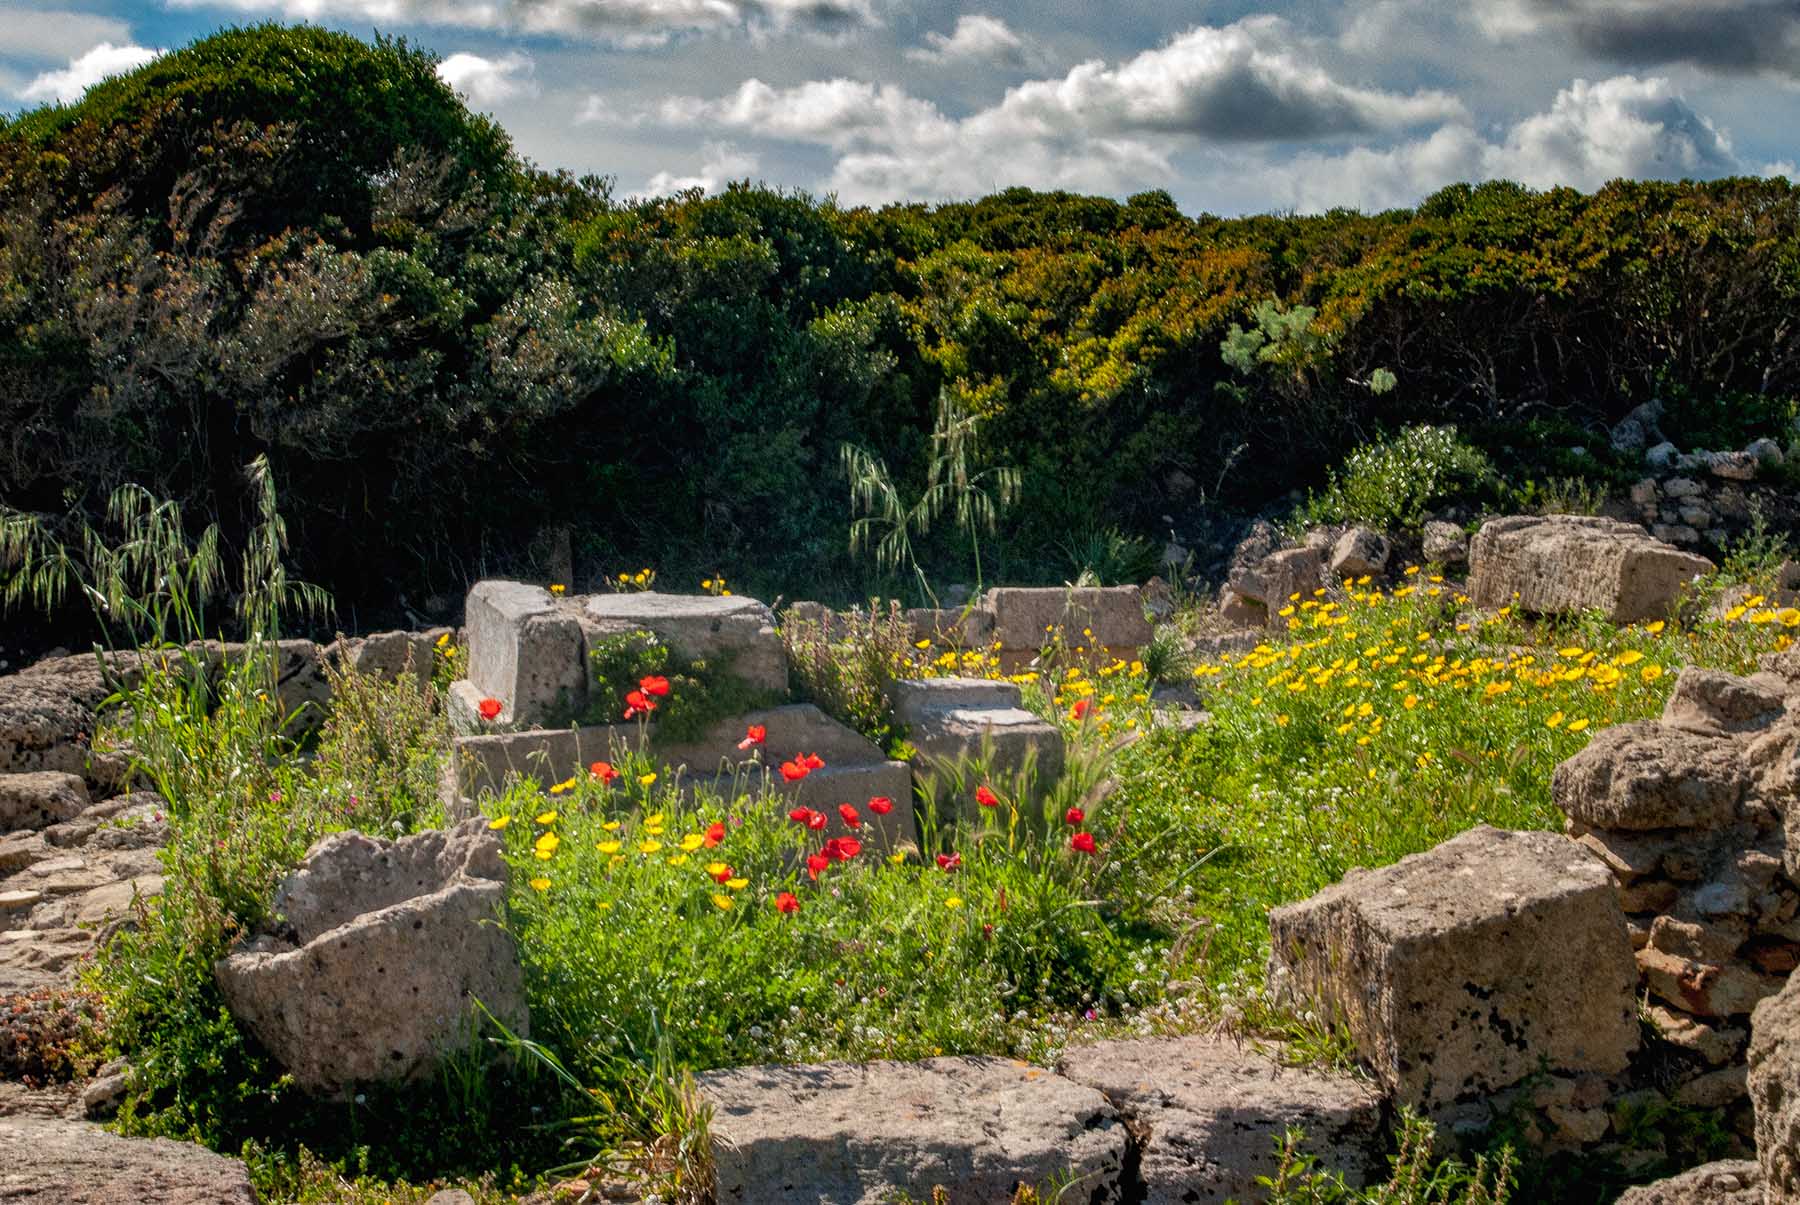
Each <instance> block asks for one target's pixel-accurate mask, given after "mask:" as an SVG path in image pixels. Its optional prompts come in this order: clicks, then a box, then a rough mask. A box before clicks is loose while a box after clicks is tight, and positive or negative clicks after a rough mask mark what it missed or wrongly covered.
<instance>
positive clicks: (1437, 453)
mask: <svg viewBox="0 0 1800 1205" xmlns="http://www.w3.org/2000/svg"><path fill="white" fill-rule="evenodd" d="M1492 477H1493V468H1492V466H1491V465H1490V464H1489V463H1488V460H1487V457H1485V456H1483V455H1482V454H1481V453H1480V452H1478V451H1476V450H1475V449H1474V448H1472V447H1470V446H1469V445H1468V444H1466V443H1464V442H1463V441H1461V440H1460V439H1458V438H1457V435H1456V428H1455V427H1429V426H1419V427H1407V428H1406V429H1404V430H1402V431H1401V432H1400V433H1399V434H1398V435H1395V436H1394V437H1393V438H1391V439H1384V440H1379V441H1377V442H1375V443H1369V444H1364V445H1362V446H1361V447H1359V448H1357V449H1355V450H1354V451H1352V452H1351V453H1350V455H1348V456H1346V457H1345V458H1344V463H1343V464H1342V465H1340V466H1339V467H1338V468H1335V469H1333V470H1332V471H1331V476H1330V479H1329V481H1328V482H1327V484H1326V487H1325V490H1324V492H1323V493H1322V494H1317V495H1312V496H1309V497H1308V498H1307V500H1306V505H1305V506H1304V507H1302V508H1301V509H1300V511H1299V512H1298V514H1297V515H1296V517H1295V521H1296V523H1298V524H1301V525H1311V524H1316V523H1366V524H1368V525H1370V526H1372V527H1375V528H1377V529H1378V530H1388V531H1399V530H1402V529H1416V528H1418V527H1419V525H1420V524H1421V523H1423V522H1424V521H1425V517H1426V514H1427V512H1428V510H1429V508H1430V507H1431V506H1432V505H1434V504H1436V503H1439V502H1443V501H1445V500H1447V499H1449V498H1453V497H1469V496H1471V495H1477V494H1479V493H1480V492H1482V491H1483V490H1484V489H1485V488H1487V487H1488V486H1489V485H1490V482H1491V479H1492Z"/></svg>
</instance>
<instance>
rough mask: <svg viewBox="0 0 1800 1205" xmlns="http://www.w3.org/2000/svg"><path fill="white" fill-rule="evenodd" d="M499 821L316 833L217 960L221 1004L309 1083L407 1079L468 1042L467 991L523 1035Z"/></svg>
mask: <svg viewBox="0 0 1800 1205" xmlns="http://www.w3.org/2000/svg"><path fill="white" fill-rule="evenodd" d="M506 875H507V871H506V866H505V863H504V861H503V860H502V858H501V855H500V842H499V837H498V835H497V834H495V833H493V832H491V831H489V829H488V827H487V822H486V821H485V820H483V819H480V818H476V819H473V820H469V821H465V822H464V823H463V824H461V825H459V826H457V827H456V828H453V829H450V830H448V831H437V832H428V833H420V834H417V835H415V836H411V837H403V838H401V839H400V840H398V841H378V840H374V839H371V838H369V837H365V836H363V835H362V834H361V833H339V834H336V835H334V836H330V837H326V838H324V839H323V840H321V841H319V842H317V843H316V844H315V845H314V846H313V847H312V849H311V850H309V851H308V853H307V855H306V858H305V860H304V861H302V862H301V864H300V866H299V868H298V869H296V870H295V871H294V873H293V874H291V875H289V876H288V878H287V879H286V880H284V881H283V882H282V884H281V886H280V887H279V888H278V889H277V892H276V897H275V911H276V914H277V915H278V916H279V917H280V918H281V919H282V922H283V925H282V928H281V930H280V931H279V933H265V934H262V935H259V936H256V937H254V938H253V939H252V940H250V941H249V942H247V943H245V944H244V945H243V946H241V947H239V948H238V949H237V950H235V951H233V952H232V953H231V954H228V955H227V956H226V957H224V958H222V959H220V960H219V961H218V962H217V963H215V964H214V968H213V970H214V974H215V976H216V978H217V981H218V984H219V988H220V990H221V992H222V993H223V995H224V997H225V1001H226V1004H227V1005H228V1006H229V1007H230V1009H231V1012H232V1015H233V1016H234V1017H235V1018H236V1019H237V1020H238V1022H239V1023H241V1024H242V1025H244V1026H245V1027H246V1028H247V1029H248V1030H249V1031H250V1032H251V1033H253V1034H255V1035H256V1038H257V1040H258V1041H260V1042H261V1043H262V1044H263V1046H264V1047H265V1048H266V1049H267V1050H268V1051H269V1053H270V1054H272V1055H273V1056H274V1057H275V1059H276V1060H277V1061H278V1062H279V1063H280V1064H281V1065H282V1067H284V1068H285V1069H286V1070H287V1071H288V1072H289V1073H290V1074H291V1075H292V1076H293V1077H294V1081H295V1083H297V1084H298V1085H300V1087H302V1088H304V1089H305V1090H307V1091H308V1092H312V1093H314V1094H317V1095H321V1096H340V1095H344V1094H346V1093H347V1092H348V1090H349V1088H350V1086H351V1085H353V1084H357V1083H364V1082H370V1081H378V1080H416V1079H420V1078H424V1077H427V1076H429V1075H431V1074H433V1073H434V1072H435V1071H436V1070H437V1069H438V1068H439V1067H440V1066H441V1063H442V1060H443V1059H444V1058H446V1057H449V1056H450V1055H452V1054H453V1053H456V1052H459V1051H462V1050H466V1049H469V1048H470V1047H471V1045H472V1042H473V1039H474V1036H475V1032H476V1028H477V1026H478V1025H479V1024H480V1021H479V1016H478V1013H477V1012H476V1010H475V1007H474V1001H476V1000H479V1001H480V1002H481V1004H482V1005H483V1006H485V1007H486V1008H487V1009H488V1010H489V1011H490V1012H491V1013H493V1015H494V1016H495V1017H497V1018H499V1020H500V1021H501V1022H502V1023H503V1024H505V1025H506V1026H507V1027H508V1028H509V1029H510V1030H512V1031H513V1032H514V1033H517V1034H521V1035H523V1034H525V1033H526V1032H527V1027H528V1024H529V1018H528V1016H527V1013H526V1005H525V991H524V977H523V973H522V972H521V970H520V967H519V958H518V951H517V950H516V948H515V947H514V945H513V938H512V934H511V933H510V932H509V931H508V930H506V929H505V928H503V927H502V926H501V925H500V924H498V923H497V922H498V921H499V920H500V919H501V918H502V916H503V915H504V911H505V905H506V892H507V884H506Z"/></svg>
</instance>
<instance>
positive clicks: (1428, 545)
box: [1423, 519, 1469, 568]
mask: <svg viewBox="0 0 1800 1205" xmlns="http://www.w3.org/2000/svg"><path fill="white" fill-rule="evenodd" d="M1423 535H1424V548H1423V553H1424V556H1425V560H1426V563H1428V564H1432V565H1443V566H1445V567H1446V568H1447V567H1449V566H1452V565H1461V564H1463V563H1464V562H1466V561H1467V560H1468V559H1469V537H1468V535H1467V533H1465V532H1464V531H1463V529H1462V528H1461V527H1459V526H1457V525H1456V524H1455V523H1446V522H1445V521H1444V520H1442V519H1432V520H1429V521H1428V522H1427V523H1426V524H1425V530H1424V533H1423Z"/></svg>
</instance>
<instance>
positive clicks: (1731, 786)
mask: <svg viewBox="0 0 1800 1205" xmlns="http://www.w3.org/2000/svg"><path fill="white" fill-rule="evenodd" d="M1751 780H1752V776H1751V772H1750V768H1749V767H1748V766H1747V765H1746V764H1745V759H1744V756H1743V752H1742V750H1741V749H1740V748H1739V746H1738V745H1737V744H1736V743H1735V742H1733V741H1731V740H1728V739H1725V738H1723V737H1717V736H1702V735H1700V734H1698V733H1695V732H1691V731H1687V730H1684V729H1678V728H1672V727H1666V726H1664V725H1663V724H1660V723H1657V722H1655V721H1651V720H1643V721H1637V722H1634V723H1629V724H1617V725H1614V726H1613V727H1611V728H1605V729H1602V730H1601V731H1600V732H1599V733H1598V734H1596V735H1595V737H1594V739H1593V740H1591V741H1589V742H1588V744H1587V747H1586V748H1584V749H1582V750H1581V751H1580V752H1579V753H1577V754H1575V756H1573V757H1571V758H1570V759H1569V760H1567V761H1565V762H1563V763H1562V764H1561V765H1559V766H1557V767H1556V771H1555V773H1554V774H1553V775H1552V776H1551V780H1550V794H1551V798H1552V799H1554V800H1555V802H1556V806H1557V807H1559V808H1561V809H1562V810H1563V812H1564V814H1566V815H1567V816H1568V817H1569V819H1570V820H1572V821H1574V822H1575V823H1576V824H1577V825H1580V826H1585V827H1588V828H1600V829H1623V830H1627V831H1634V832H1635V831H1649V830H1654V829H1667V828H1681V829H1694V828H1707V829H1710V828H1718V827H1720V826H1722V825H1726V824H1730V823H1731V822H1732V821H1734V820H1736V819H1737V818H1738V814H1739V810H1740V808H1741V807H1742V806H1743V803H1744V798H1745V793H1746V792H1747V791H1748V790H1749V788H1750V784H1751Z"/></svg>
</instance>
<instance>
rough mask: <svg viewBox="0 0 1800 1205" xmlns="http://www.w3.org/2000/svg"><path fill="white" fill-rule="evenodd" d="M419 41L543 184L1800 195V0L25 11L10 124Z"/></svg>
mask: <svg viewBox="0 0 1800 1205" xmlns="http://www.w3.org/2000/svg"><path fill="white" fill-rule="evenodd" d="M268 19H276V20H284V21H293V22H300V21H306V22H311V23H314V24H318V25H323V26H327V27H329V28H333V29H341V30H345V31H348V32H350V33H353V34H356V35H358V36H362V37H370V36H372V35H373V34H374V33H375V32H376V31H379V32H381V33H384V34H390V35H395V34H397V35H404V36H405V37H406V38H407V39H408V40H409V41H410V42H412V43H414V44H415V45H420V46H423V47H426V48H428V49H430V50H432V51H434V52H435V53H437V54H438V55H439V56H441V59H442V62H441V64H440V66H439V73H440V74H441V75H442V76H443V77H444V78H445V79H446V80H448V81H449V82H450V83H451V84H452V85H453V86H454V87H455V88H456V89H457V90H458V91H459V92H461V93H462V94H463V95H464V96H465V97H466V99H467V100H468V102H469V104H470V105H471V106H472V107H474V108H476V109H478V110H481V111H483V112H488V113H492V114H493V115H494V116H495V117H496V118H497V119H498V120H499V121H500V123H501V124H502V125H503V126H505V127H506V129H507V130H508V131H509V132H510V133H511V135H512V137H513V140H514V143H515V145H516V146H517V148H518V150H519V151H520V152H521V153H522V154H523V155H525V156H526V157H527V158H529V159H531V160H532V161H534V162H535V163H537V164H538V165H540V166H542V167H546V168H567V169H569V170H571V171H574V172H577V173H592V174H596V175H601V176H607V177H611V178H612V179H613V181H614V191H615V194H616V195H621V196H648V195H657V194H663V193H669V192H673V191H677V190H680V189H685V188H703V189H708V190H717V189H719V188H721V187H722V186H724V185H725V184H726V183H728V182H731V181H734V180H750V181H755V182H758V183H763V184H767V185H770V186H775V187H781V188H788V189H800V190H804V191H806V192H808V193H810V194H812V195H814V196H826V195H833V196H835V197H836V198H837V199H838V200H839V201H840V202H841V203H844V204H881V203H884V202H889V201H944V200H955V199H966V198H971V197H976V196H981V195H984V194H986V193H990V192H994V191H996V190H998V189H1002V188H1007V187H1011V186H1014V185H1025V186H1028V187H1032V188H1039V189H1069V190H1072V191H1077V192H1084V193H1098V194H1104V195H1109V196H1114V197H1119V198H1124V197H1127V196H1130V195H1131V194H1133V193H1137V192H1143V191H1147V190H1150V189H1163V190H1166V191H1167V192H1168V193H1170V194H1171V195H1172V196H1173V197H1174V198H1175V200H1176V202H1177V204H1179V205H1180V207H1181V208H1182V210H1183V211H1184V212H1187V213H1190V214H1199V213H1214V214H1220V215H1227V216H1229V215H1237V214H1243V213H1267V212H1295V211H1297V212H1317V211H1321V210H1325V209H1330V208H1333V207H1338V206H1345V207H1350V208H1356V209H1362V210H1368V211H1373V210H1379V209H1385V208H1388V207H1392V206H1396V205H1411V204H1414V203H1416V202H1418V201H1419V200H1420V199H1421V198H1423V197H1425V196H1427V195H1429V194H1430V193H1431V192H1433V191H1435V190H1436V189H1438V188H1441V187H1442V186H1444V185H1446V184H1449V183H1453V182H1456V181H1459V180H1481V179H1491V178H1505V179H1512V180H1518V181H1521V182H1523V183H1525V184H1527V185H1530V186H1532V187H1534V188H1546V187H1550V186H1553V185H1565V184H1566V185H1572V186H1575V187H1577V188H1583V189H1591V188H1594V187H1597V186H1599V185H1600V184H1602V183H1604V182H1605V181H1607V180H1610V179H1613V178H1616V177H1619V176H1632V177H1654V178H1664V179H1679V178H1684V177H1686V178H1709V177H1717V176H1724V175H1787V176H1794V175H1796V174H1797V173H1796V167H1795V163H1796V160H1800V0H1462V2H1458V0H1316V2H1306V3H1296V4H1276V3H1254V2H1248V3H1246V2H1241V0H1169V2H1166V3H1152V2H1150V0H1114V2H1113V3H1091V2H1087V0H1036V2H1034V3H1018V2H1013V3H1007V2H1003V0H989V2H987V3H973V4H969V3H959V2H956V0H152V2H150V3H121V2H117V0H63V2H62V3H60V4H58V5H56V6H51V5H39V4H34V3H26V2H22V0H0V111H16V110H19V109H24V108H30V107H32V106H35V105H39V104H44V103H49V102H54V101H68V100H72V99H74V98H76V97H79V95H80V94H81V90H82V89H83V88H84V87H85V86H87V85H88V84H90V83H93V82H94V81H96V80H98V79H101V78H104V77H105V76H106V75H109V74H113V73H116V72H120V71H126V70H129V69H131V68H132V67H134V66H136V65H138V64H140V63H142V62H145V61H147V60H148V59H149V58H151V57H152V56H154V55H155V54H157V53H158V52H159V51H161V50H167V49H172V48H176V47H179V46H181V45H183V44H185V43H187V42H189V41H192V40H193V39H195V38H198V37H202V36H204V35H206V34H207V33H210V32H212V31H214V30H216V29H218V28H220V27H222V26H228V25H233V24H242V23H248V22H253V21H261V20H268Z"/></svg>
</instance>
